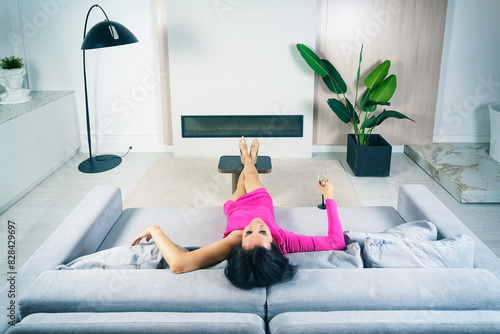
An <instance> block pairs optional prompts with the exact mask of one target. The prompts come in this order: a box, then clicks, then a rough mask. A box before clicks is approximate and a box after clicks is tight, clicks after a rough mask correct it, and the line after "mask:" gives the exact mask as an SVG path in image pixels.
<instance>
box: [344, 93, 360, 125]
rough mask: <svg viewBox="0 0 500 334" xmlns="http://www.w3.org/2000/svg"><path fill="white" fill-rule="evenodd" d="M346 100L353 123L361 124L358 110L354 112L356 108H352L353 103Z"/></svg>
mask: <svg viewBox="0 0 500 334" xmlns="http://www.w3.org/2000/svg"><path fill="white" fill-rule="evenodd" d="M345 100H346V102H347V110H348V112H349V114H350V115H351V122H354V124H358V123H359V116H358V113H357V112H356V110H354V107H353V106H352V103H351V101H349V99H348V98H346V99H345Z"/></svg>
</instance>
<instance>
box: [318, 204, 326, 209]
mask: <svg viewBox="0 0 500 334" xmlns="http://www.w3.org/2000/svg"><path fill="white" fill-rule="evenodd" d="M318 209H321V210H326V204H325V203H321V204H318Z"/></svg>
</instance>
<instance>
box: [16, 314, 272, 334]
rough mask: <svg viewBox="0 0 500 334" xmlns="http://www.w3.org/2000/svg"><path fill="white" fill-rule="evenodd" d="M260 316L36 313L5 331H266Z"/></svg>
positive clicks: (217, 332) (37, 333) (40, 332)
mask: <svg viewBox="0 0 500 334" xmlns="http://www.w3.org/2000/svg"><path fill="white" fill-rule="evenodd" d="M265 328H266V327H265V324H264V320H263V319H262V318H261V317H259V316H257V315H255V314H248V313H178V312H167V313H160V312H123V313H53V314H51V313H37V314H32V315H29V316H27V317H26V318H24V319H23V321H22V322H20V323H19V324H17V325H16V326H14V327H12V328H11V329H10V330H9V331H8V333H9V334H15V333H34V334H35V333H36V334H44V333H47V334H48V333H51V334H52V333H61V334H62V333H64V334H66V333H134V334H135V333H151V334H154V333H158V334H159V333H214V334H219V333H248V334H250V333H262V334H264V333H266V330H265Z"/></svg>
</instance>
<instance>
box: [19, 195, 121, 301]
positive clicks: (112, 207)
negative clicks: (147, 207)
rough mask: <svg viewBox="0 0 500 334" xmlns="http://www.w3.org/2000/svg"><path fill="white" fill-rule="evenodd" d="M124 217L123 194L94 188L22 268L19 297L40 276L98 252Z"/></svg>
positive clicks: (20, 271)
mask: <svg viewBox="0 0 500 334" xmlns="http://www.w3.org/2000/svg"><path fill="white" fill-rule="evenodd" d="M121 213H122V195H121V190H120V189H119V188H118V187H113V186H98V187H95V188H94V189H93V190H92V191H91V192H90V193H88V194H87V196H85V198H84V199H83V200H82V201H81V202H80V203H79V204H78V205H77V206H76V207H75V209H74V210H73V211H72V212H71V213H70V214H69V216H68V217H67V218H66V219H65V220H64V221H63V222H62V223H61V224H60V225H59V226H58V227H57V228H56V229H55V230H54V232H52V234H51V235H50V236H49V237H48V238H47V240H45V242H44V243H43V244H42V245H41V246H40V247H39V248H38V250H37V251H36V252H35V253H34V254H33V255H32V256H31V257H30V258H29V259H28V261H26V263H25V264H24V265H23V266H22V267H21V269H20V270H19V272H18V280H17V282H18V293H19V294H18V295H19V296H22V294H23V293H24V291H25V290H26V289H27V288H28V286H29V285H30V284H31V282H33V281H34V280H35V279H36V278H37V277H38V275H39V274H40V273H41V272H43V271H45V270H50V269H54V268H55V267H56V266H58V265H60V264H65V263H67V262H69V261H71V260H73V259H76V258H77V257H80V256H83V255H87V254H90V253H94V252H95V251H97V249H98V248H99V246H100V245H101V243H102V241H103V240H104V238H105V237H106V235H107V234H108V232H109V230H110V229H111V228H112V227H113V225H114V224H115V222H116V220H117V219H118V217H120V215H121Z"/></svg>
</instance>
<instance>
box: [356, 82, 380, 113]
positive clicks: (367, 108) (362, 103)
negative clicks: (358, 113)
mask: <svg viewBox="0 0 500 334" xmlns="http://www.w3.org/2000/svg"><path fill="white" fill-rule="evenodd" d="M370 93H371V89H370V88H367V89H366V90H365V92H364V93H363V95H361V99H360V100H359V109H361V110H363V111H367V112H372V111H375V109H377V106H376V105H372V106H366V105H365V104H367V102H368V101H370V100H368V96H369V95H370Z"/></svg>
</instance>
